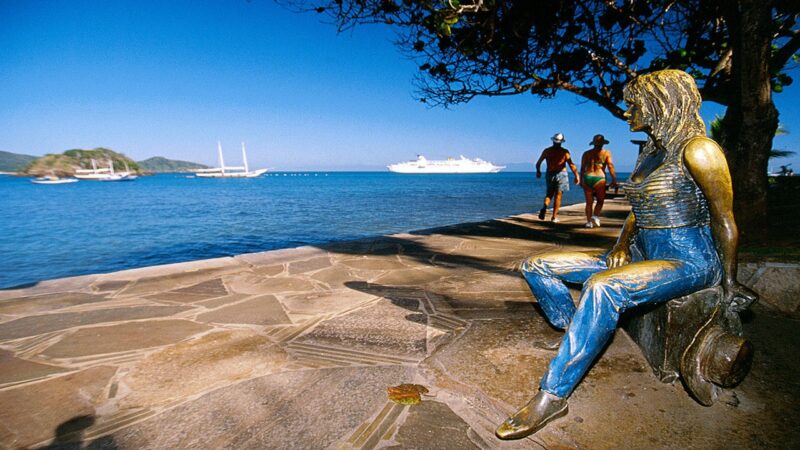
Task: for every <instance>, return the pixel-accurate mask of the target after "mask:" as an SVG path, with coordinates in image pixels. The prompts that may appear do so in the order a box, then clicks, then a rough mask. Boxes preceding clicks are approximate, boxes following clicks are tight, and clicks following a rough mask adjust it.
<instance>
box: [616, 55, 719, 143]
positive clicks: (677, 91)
mask: <svg viewBox="0 0 800 450" xmlns="http://www.w3.org/2000/svg"><path fill="white" fill-rule="evenodd" d="M623 96H624V99H625V102H626V103H628V104H636V105H639V106H640V108H641V111H642V115H643V119H644V121H645V123H646V124H647V125H648V126H649V127H650V131H651V133H652V136H653V137H654V138H655V139H656V140H658V141H659V142H660V143H661V144H662V145H663V146H664V147H665V148H667V149H668V150H670V151H674V150H678V148H676V144H680V143H681V142H683V141H685V140H687V139H689V138H692V137H696V136H705V134H706V127H705V124H704V123H703V119H701V118H700V103H701V102H702V99H701V98H700V92H699V91H698V90H697V85H696V84H695V82H694V78H692V77H691V75H689V74H688V73H686V72H684V71H681V70H660V71H658V72H653V73H648V74H645V75H641V76H639V77H636V78H634V79H633V80H631V81H630V82H629V83H628V84H627V86H625V90H624V92H623Z"/></svg>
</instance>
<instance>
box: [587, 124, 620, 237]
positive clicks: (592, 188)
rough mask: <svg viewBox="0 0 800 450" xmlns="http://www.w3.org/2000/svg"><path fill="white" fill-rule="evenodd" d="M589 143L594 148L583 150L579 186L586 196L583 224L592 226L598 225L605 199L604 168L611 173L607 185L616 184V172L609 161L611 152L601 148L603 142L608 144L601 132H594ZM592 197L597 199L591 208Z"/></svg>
mask: <svg viewBox="0 0 800 450" xmlns="http://www.w3.org/2000/svg"><path fill="white" fill-rule="evenodd" d="M589 144H590V145H592V146H594V148H591V149H589V150H587V151H585V152H584V153H583V158H581V186H583V195H584V196H586V225H585V226H586V228H594V227H599V226H600V212H601V211H602V210H603V202H604V201H605V199H606V168H608V172H609V173H610V174H611V184H610V185H609V187H616V186H617V173H616V172H615V171H614V163H613V162H612V161H611V152H610V151H608V150H606V149H604V148H603V144H608V141H607V140H606V138H605V137H604V136H603V135H602V134H596V135H594V138H593V139H592V142H590V143H589ZM594 199H597V203H596V204H595V205H594V208H592V203H593V202H594Z"/></svg>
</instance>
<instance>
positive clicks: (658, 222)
mask: <svg viewBox="0 0 800 450" xmlns="http://www.w3.org/2000/svg"><path fill="white" fill-rule="evenodd" d="M684 148H685V147H684ZM684 148H681V150H680V151H677V152H670V154H669V155H667V157H666V158H665V159H664V162H663V163H662V164H661V165H660V166H659V167H658V168H656V170H654V171H653V172H652V173H650V175H648V176H647V177H646V178H644V179H643V180H642V181H640V182H638V183H634V182H632V181H630V180H629V181H628V183H626V184H625V188H624V189H625V195H626V196H627V197H628V201H629V202H630V204H631V210H632V211H633V214H634V216H635V217H636V226H638V227H641V228H678V227H686V226H699V225H708V224H709V223H710V222H711V220H710V216H709V213H708V202H707V201H706V198H705V196H704V195H703V192H702V191H701V190H700V187H699V186H697V183H695V182H694V179H692V177H691V176H690V175H689V174H688V173H686V169H685V167H684V165H683V151H684ZM644 157H645V156H644V154H642V157H641V158H639V162H638V163H637V164H636V166H637V167H636V169H634V173H636V171H637V169H638V168H639V167H638V166H639V164H641V161H642V160H643V159H644Z"/></svg>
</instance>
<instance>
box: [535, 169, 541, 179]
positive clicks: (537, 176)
mask: <svg viewBox="0 0 800 450" xmlns="http://www.w3.org/2000/svg"><path fill="white" fill-rule="evenodd" d="M536 178H542V172H539V171H538V170H537V171H536Z"/></svg>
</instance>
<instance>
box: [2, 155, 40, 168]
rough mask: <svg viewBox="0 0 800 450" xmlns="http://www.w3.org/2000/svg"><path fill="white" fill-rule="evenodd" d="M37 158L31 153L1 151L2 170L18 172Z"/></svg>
mask: <svg viewBox="0 0 800 450" xmlns="http://www.w3.org/2000/svg"><path fill="white" fill-rule="evenodd" d="M35 159H36V157H35V156H31V155H21V154H19V153H11V152H2V151H0V172H18V171H20V170H22V169H24V168H25V166H27V165H28V164H30V163H31V162H33V160H35Z"/></svg>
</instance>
